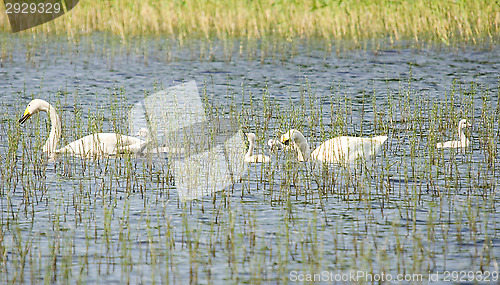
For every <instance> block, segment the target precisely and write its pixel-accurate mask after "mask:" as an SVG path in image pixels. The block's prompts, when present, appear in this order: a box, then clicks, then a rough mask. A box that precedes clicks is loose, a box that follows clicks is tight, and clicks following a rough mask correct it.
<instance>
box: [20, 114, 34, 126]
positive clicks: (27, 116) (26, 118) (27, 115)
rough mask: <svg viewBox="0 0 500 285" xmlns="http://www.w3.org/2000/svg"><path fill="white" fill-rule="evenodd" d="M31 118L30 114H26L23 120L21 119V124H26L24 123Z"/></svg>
mask: <svg viewBox="0 0 500 285" xmlns="http://www.w3.org/2000/svg"><path fill="white" fill-rule="evenodd" d="M29 117H31V114H30V113H28V114H24V116H23V117H22V118H21V119H19V123H21V124H24V122H26V120H28V119H29Z"/></svg>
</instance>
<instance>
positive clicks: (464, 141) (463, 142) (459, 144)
mask: <svg viewBox="0 0 500 285" xmlns="http://www.w3.org/2000/svg"><path fill="white" fill-rule="evenodd" d="M471 126H472V125H471V124H469V123H468V122H467V120H466V119H462V120H460V122H458V136H459V138H460V140H459V141H447V142H444V143H437V144H436V148H464V147H468V146H469V145H470V141H469V139H468V138H467V137H466V136H465V133H464V128H467V127H471Z"/></svg>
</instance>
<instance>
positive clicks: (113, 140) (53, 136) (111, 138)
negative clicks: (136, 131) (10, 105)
mask: <svg viewBox="0 0 500 285" xmlns="http://www.w3.org/2000/svg"><path fill="white" fill-rule="evenodd" d="M40 111H41V112H47V113H48V114H49V118H50V122H51V127H50V133H49V137H48V139H47V141H46V142H45V144H44V146H43V152H45V153H47V154H48V155H49V159H51V160H54V159H55V157H56V155H59V154H63V153H67V154H73V155H78V156H81V157H83V158H98V157H103V156H108V155H116V154H117V152H120V151H125V152H126V151H129V150H128V149H127V147H129V146H132V145H141V144H143V145H144V143H145V142H144V141H143V140H141V139H139V138H135V137H131V136H125V135H120V134H116V133H96V134H91V135H88V136H85V137H83V138H81V139H78V140H76V141H74V142H72V143H70V144H68V145H66V146H65V147H63V148H61V149H57V143H58V142H59V139H60V138H61V119H60V118H59V116H58V115H57V113H56V109H55V108H54V107H53V106H52V105H50V104H49V103H48V102H47V101H44V100H41V99H34V100H32V101H31V102H30V103H29V104H28V107H26V110H25V111H24V114H23V116H22V118H21V119H19V123H21V124H23V123H24V122H26V121H27V120H28V119H29V118H30V117H31V116H32V115H34V114H36V113H38V112H40ZM139 149H140V148H139Z"/></svg>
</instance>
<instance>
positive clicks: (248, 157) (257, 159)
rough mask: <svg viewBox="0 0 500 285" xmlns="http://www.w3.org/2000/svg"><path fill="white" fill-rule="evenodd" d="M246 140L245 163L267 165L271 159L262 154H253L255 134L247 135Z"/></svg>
mask: <svg viewBox="0 0 500 285" xmlns="http://www.w3.org/2000/svg"><path fill="white" fill-rule="evenodd" d="M246 135H247V138H248V143H249V146H248V151H247V153H246V154H245V162H250V163H269V162H271V159H270V158H269V156H267V155H263V154H253V149H254V147H255V134H254V133H247V134H246Z"/></svg>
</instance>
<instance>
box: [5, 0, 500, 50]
mask: <svg viewBox="0 0 500 285" xmlns="http://www.w3.org/2000/svg"><path fill="white" fill-rule="evenodd" d="M0 9H1V10H0V29H1V30H4V31H8V30H9V24H8V20H7V16H6V14H5V13H4V11H3V9H4V7H3V6H2V8H0ZM499 29H500V6H499V5H498V3H497V2H496V1H494V0H486V1H476V0H474V1H432V0H416V1H392V0H377V1H364V0H360V1H335V0H309V1H286V0H283V1H275V0H259V1H237V0H223V1H204V0H186V1H154V0H148V1H133V0H113V1H98V0H87V1H80V3H79V4H78V5H77V6H76V7H75V8H74V9H73V10H72V11H71V12H70V13H69V14H68V15H64V16H63V17H60V18H58V19H56V20H55V21H53V22H51V23H48V24H44V25H43V26H41V27H38V28H35V29H34V31H36V32H44V33H55V34H60V35H68V36H70V37H74V36H77V35H79V34H81V33H92V32H96V31H106V32H111V33H113V34H117V35H120V36H121V37H122V38H123V39H126V38H129V37H131V36H138V35H163V36H173V37H175V38H178V39H179V40H180V41H181V42H182V41H183V40H184V39H185V38H187V37H188V38H189V37H193V36H194V37H201V38H212V37H216V38H220V39H226V38H235V37H238V38H252V39H263V38H269V37H280V38H283V39H288V40H291V39H294V38H310V37H320V38H325V39H328V40H341V39H342V40H344V39H348V40H354V41H358V40H363V39H367V38H380V37H382V38H388V39H389V40H390V41H397V40H400V39H413V40H415V41H417V42H418V41H427V40H438V41H442V42H444V43H449V42H450V41H455V40H457V39H458V40H460V41H466V42H469V43H477V42H479V41H483V40H485V39H486V40H488V41H496V40H497V35H498V32H499Z"/></svg>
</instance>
